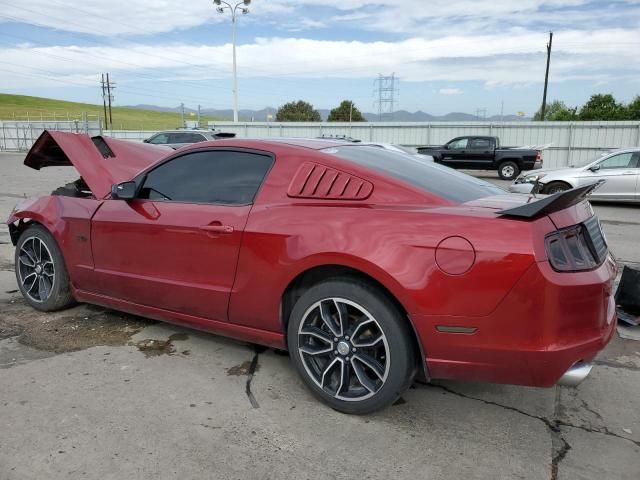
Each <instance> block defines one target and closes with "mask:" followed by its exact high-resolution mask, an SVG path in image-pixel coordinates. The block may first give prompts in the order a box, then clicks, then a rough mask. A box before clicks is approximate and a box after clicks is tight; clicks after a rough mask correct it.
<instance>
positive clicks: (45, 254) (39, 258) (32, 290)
mask: <svg viewBox="0 0 640 480" xmlns="http://www.w3.org/2000/svg"><path fill="white" fill-rule="evenodd" d="M17 270H18V275H19V277H20V283H21V284H22V288H23V291H24V293H25V294H26V295H27V296H28V297H29V298H30V299H31V300H33V301H34V302H44V301H46V300H47V299H48V298H49V296H50V295H51V292H52V291H53V285H54V282H55V278H56V276H55V269H54V266H53V257H52V256H51V252H50V251H49V249H48V248H47V245H46V244H45V243H44V242H43V241H42V240H40V239H39V238H38V237H29V238H27V239H26V240H25V241H24V242H23V243H22V246H21V247H20V255H19V257H18V268H17Z"/></svg>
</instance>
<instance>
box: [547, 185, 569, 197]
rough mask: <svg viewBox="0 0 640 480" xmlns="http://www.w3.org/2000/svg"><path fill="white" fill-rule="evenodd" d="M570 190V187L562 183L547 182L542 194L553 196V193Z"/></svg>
mask: <svg viewBox="0 0 640 480" xmlns="http://www.w3.org/2000/svg"><path fill="white" fill-rule="evenodd" d="M570 189H571V185H569V184H568V183H564V182H549V183H548V184H547V185H546V186H545V187H544V193H547V194H549V195H553V194H554V193H560V192H566V191H567V190H570Z"/></svg>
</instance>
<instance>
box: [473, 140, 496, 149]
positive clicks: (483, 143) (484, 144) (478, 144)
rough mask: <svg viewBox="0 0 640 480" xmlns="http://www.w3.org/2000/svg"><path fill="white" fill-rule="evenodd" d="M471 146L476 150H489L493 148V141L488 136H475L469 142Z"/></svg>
mask: <svg viewBox="0 0 640 480" xmlns="http://www.w3.org/2000/svg"><path fill="white" fill-rule="evenodd" d="M469 148H473V149H475V150H488V149H489V148H491V142H490V141H489V139H488V138H473V139H471V141H470V142H469Z"/></svg>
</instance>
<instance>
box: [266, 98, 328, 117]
mask: <svg viewBox="0 0 640 480" xmlns="http://www.w3.org/2000/svg"><path fill="white" fill-rule="evenodd" d="M320 120H321V118H320V113H319V112H318V111H317V110H314V108H313V105H311V104H310V103H307V102H304V101H302V100H298V101H297V102H289V103H285V104H284V105H282V106H281V107H280V108H278V112H277V113H276V121H277V122H319V121H320Z"/></svg>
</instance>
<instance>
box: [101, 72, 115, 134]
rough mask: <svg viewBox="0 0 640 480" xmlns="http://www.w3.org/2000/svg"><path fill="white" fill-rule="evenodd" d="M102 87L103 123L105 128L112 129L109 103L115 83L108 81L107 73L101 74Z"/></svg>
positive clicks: (112, 99) (111, 100)
mask: <svg viewBox="0 0 640 480" xmlns="http://www.w3.org/2000/svg"><path fill="white" fill-rule="evenodd" d="M100 86H101V87H102V106H103V107H104V124H105V127H107V130H113V116H112V115H111V103H112V102H113V101H114V98H113V93H112V91H113V90H114V89H115V88H116V84H115V83H113V82H110V81H109V74H108V73H107V74H106V75H105V74H104V73H103V74H102V79H101V80H100ZM107 105H108V106H109V116H107Z"/></svg>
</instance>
